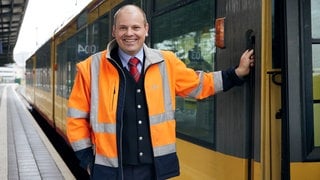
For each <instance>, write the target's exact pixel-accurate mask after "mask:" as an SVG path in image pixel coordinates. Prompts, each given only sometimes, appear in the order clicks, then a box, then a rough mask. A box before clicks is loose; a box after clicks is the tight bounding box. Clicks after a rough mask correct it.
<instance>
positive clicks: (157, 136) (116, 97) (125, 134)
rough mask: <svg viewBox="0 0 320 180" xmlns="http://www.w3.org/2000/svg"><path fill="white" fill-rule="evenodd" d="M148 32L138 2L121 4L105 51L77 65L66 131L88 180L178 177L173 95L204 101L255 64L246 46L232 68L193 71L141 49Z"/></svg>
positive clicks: (163, 55)
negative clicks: (215, 70) (203, 99)
mask: <svg viewBox="0 0 320 180" xmlns="http://www.w3.org/2000/svg"><path fill="white" fill-rule="evenodd" d="M148 30H149V25H148V23H147V20H146V15H145V13H144V12H143V11H142V10H141V9H140V8H139V7H137V6H135V5H126V6H123V7H122V8H120V9H119V10H118V11H117V12H116V14H115V15H114V25H113V32H112V35H113V37H114V38H115V39H114V40H112V41H111V42H109V44H108V46H107V50H105V51H102V52H100V53H97V54H95V55H93V56H91V57H89V58H88V59H86V60H85V61H83V62H80V63H79V64H77V68H78V71H77V75H76V78H75V83H74V87H73V90H72V92H71V95H70V98H69V104H68V108H69V109H68V118H67V135H68V138H69V141H70V143H71V145H72V147H73V149H74V151H75V153H76V155H77V157H78V158H79V159H80V161H81V166H82V167H83V168H85V169H87V170H88V172H89V173H90V174H91V178H92V179H139V180H141V179H167V178H170V177H174V176H178V175H179V162H178V158H177V155H176V145H175V143H176V136H175V119H174V112H175V97H176V95H178V96H182V97H186V96H189V97H194V98H197V99H202V98H206V97H208V96H211V95H213V94H215V93H217V92H221V91H226V90H228V89H230V88H231V87H233V86H234V85H241V84H242V83H243V80H242V78H243V77H245V76H246V75H248V74H249V72H250V67H251V66H253V65H254V64H253V63H254V58H253V51H252V50H251V51H248V50H247V51H245V52H244V53H243V55H242V57H241V59H240V63H239V66H238V67H237V68H236V69H233V68H231V69H229V70H227V71H218V72H212V73H204V72H195V71H194V70H192V69H189V68H187V67H186V66H185V64H184V63H183V62H182V61H181V60H179V59H178V58H177V57H176V56H175V55H174V54H173V53H172V52H169V51H160V50H155V49H151V48H149V47H147V46H146V45H145V44H144V41H145V38H146V37H147V36H148Z"/></svg>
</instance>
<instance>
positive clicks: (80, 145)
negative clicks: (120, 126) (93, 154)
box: [71, 138, 92, 151]
mask: <svg viewBox="0 0 320 180" xmlns="http://www.w3.org/2000/svg"><path fill="white" fill-rule="evenodd" d="M91 146H92V143H91V140H90V139H89V138H86V139H82V140H80V141H76V142H73V143H71V147H72V149H73V150H74V151H80V150H82V149H85V148H88V147H91Z"/></svg>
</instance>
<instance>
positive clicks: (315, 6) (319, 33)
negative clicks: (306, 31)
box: [311, 0, 320, 39]
mask: <svg viewBox="0 0 320 180" xmlns="http://www.w3.org/2000/svg"><path fill="white" fill-rule="evenodd" d="M311 4H312V5H311V17H312V18H311V24H312V38H317V39H320V21H319V19H320V9H319V8H320V1H318V0H311Z"/></svg>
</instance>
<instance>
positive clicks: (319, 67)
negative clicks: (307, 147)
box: [312, 7, 320, 147]
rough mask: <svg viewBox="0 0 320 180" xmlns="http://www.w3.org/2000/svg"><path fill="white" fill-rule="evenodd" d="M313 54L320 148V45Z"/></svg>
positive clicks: (316, 134)
mask: <svg viewBox="0 0 320 180" xmlns="http://www.w3.org/2000/svg"><path fill="white" fill-rule="evenodd" d="M319 8H320V7H319ZM319 30H320V29H319ZM312 52H313V53H312V54H313V58H312V59H313V62H312V65H313V115H314V123H313V124H314V146H316V147H320V53H319V52H320V44H317V45H313V46H312Z"/></svg>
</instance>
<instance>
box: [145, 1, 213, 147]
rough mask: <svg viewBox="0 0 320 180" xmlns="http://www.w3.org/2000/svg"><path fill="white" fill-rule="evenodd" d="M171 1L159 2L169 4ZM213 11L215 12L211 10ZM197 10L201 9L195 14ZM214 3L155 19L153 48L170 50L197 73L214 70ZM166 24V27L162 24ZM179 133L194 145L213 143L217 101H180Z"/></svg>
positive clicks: (193, 5) (186, 7)
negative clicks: (197, 71) (194, 143)
mask: <svg viewBox="0 0 320 180" xmlns="http://www.w3.org/2000/svg"><path fill="white" fill-rule="evenodd" d="M169 2H171V1H156V4H158V5H159V3H162V5H164V4H168V3H169ZM208 7H212V8H208ZM195 9H202V10H201V11H195ZM214 9H215V8H214V1H212V0H198V1H196V2H193V3H189V4H187V5H183V6H181V7H179V8H178V9H175V10H174V11H168V12H166V13H164V14H161V15H159V16H155V17H152V31H151V32H152V34H151V36H152V38H151V39H152V45H153V47H154V48H156V49H163V50H171V51H173V52H175V54H176V55H177V56H178V57H179V58H180V59H181V60H182V61H184V63H185V64H186V65H187V66H188V67H190V68H193V69H195V70H203V71H212V70H213V69H214V57H215V47H214V19H215V18H214V14H215V12H214ZM163 22H165V23H163ZM176 100H177V104H176V105H177V109H176V120H177V133H178V136H179V137H184V138H187V139H188V140H191V141H193V142H196V143H199V142H201V143H202V144H208V145H209V146H212V145H213V143H214V122H213V121H214V98H213V97H211V98H208V99H205V100H201V101H196V100H194V99H191V98H180V97H177V98H176Z"/></svg>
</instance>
